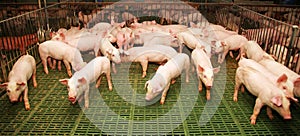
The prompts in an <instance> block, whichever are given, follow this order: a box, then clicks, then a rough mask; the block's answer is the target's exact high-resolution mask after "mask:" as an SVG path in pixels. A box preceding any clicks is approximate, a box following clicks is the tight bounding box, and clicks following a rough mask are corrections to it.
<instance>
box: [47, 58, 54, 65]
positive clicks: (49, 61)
mask: <svg viewBox="0 0 300 136" xmlns="http://www.w3.org/2000/svg"><path fill="white" fill-rule="evenodd" d="M47 61H48V64H49V66H50V68H52V67H53V66H52V61H51V58H50V57H48V58H47Z"/></svg>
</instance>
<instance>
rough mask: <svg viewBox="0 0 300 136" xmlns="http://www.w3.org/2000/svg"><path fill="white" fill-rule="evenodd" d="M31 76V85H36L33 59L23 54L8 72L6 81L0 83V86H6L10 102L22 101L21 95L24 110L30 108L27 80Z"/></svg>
mask: <svg viewBox="0 0 300 136" xmlns="http://www.w3.org/2000/svg"><path fill="white" fill-rule="evenodd" d="M31 76H32V81H33V86H34V87H37V82H36V62H35V59H34V58H33V57H32V56H31V55H23V56H21V57H20V58H19V59H18V60H17V62H16V63H15V64H14V66H13V68H12V70H11V71H10V72H9V75H8V82H6V83H3V84H1V85H0V87H6V91H7V95H8V97H9V100H10V102H12V103H14V102H18V100H19V101H22V97H24V98H23V99H24V105H25V109H26V110H30V104H29V100H28V86H27V80H29V79H30V77H31Z"/></svg>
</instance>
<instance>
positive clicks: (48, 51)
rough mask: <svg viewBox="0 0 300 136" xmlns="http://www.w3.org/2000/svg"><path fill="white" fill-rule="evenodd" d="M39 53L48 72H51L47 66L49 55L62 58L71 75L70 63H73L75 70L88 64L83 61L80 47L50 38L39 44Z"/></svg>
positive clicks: (57, 58)
mask: <svg viewBox="0 0 300 136" xmlns="http://www.w3.org/2000/svg"><path fill="white" fill-rule="evenodd" d="M39 53H40V57H41V60H42V64H43V66H44V71H45V73H46V74H48V73H49V72H48V67H47V58H48V57H51V58H54V59H56V60H62V61H63V62H64V64H65V66H66V69H67V72H68V75H69V76H70V77H71V76H72V71H71V67H70V64H69V63H71V65H72V68H73V69H74V70H75V71H78V70H80V69H81V68H82V67H83V66H85V65H86V62H83V59H82V56H81V54H80V52H79V50H78V49H76V48H74V47H71V46H69V45H68V44H66V43H63V42H61V41H52V40H50V41H45V42H43V43H41V44H40V45H39ZM48 61H49V59H48Z"/></svg>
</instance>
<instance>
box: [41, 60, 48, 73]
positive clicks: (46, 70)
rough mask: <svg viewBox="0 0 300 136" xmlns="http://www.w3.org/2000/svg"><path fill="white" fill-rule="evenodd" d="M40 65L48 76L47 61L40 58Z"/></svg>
mask: <svg viewBox="0 0 300 136" xmlns="http://www.w3.org/2000/svg"><path fill="white" fill-rule="evenodd" d="M42 64H43V66H44V72H45V73H46V74H47V75H48V73H49V71H48V67H47V59H44V58H42Z"/></svg>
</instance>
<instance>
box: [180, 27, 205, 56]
mask: <svg viewBox="0 0 300 136" xmlns="http://www.w3.org/2000/svg"><path fill="white" fill-rule="evenodd" d="M174 36H175V38H177V39H178V41H179V42H180V43H181V44H185V45H186V46H187V47H189V48H190V49H195V48H196V47H197V46H199V47H200V46H201V45H200V43H199V40H198V39H197V38H196V37H195V36H194V35H193V34H192V33H191V32H189V31H185V32H180V33H177V34H176V35H174ZM181 51H182V49H180V52H181Z"/></svg>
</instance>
